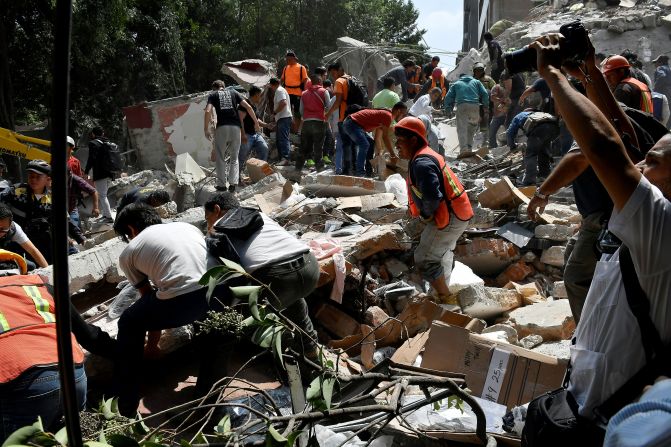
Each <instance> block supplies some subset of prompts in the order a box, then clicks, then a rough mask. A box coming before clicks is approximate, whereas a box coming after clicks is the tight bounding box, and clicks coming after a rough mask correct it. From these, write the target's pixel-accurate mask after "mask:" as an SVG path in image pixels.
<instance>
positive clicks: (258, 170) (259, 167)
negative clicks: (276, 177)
mask: <svg viewBox="0 0 671 447" xmlns="http://www.w3.org/2000/svg"><path fill="white" fill-rule="evenodd" d="M245 166H246V167H247V174H249V178H250V179H251V181H252V182H254V183H256V182H258V181H259V180H261V179H263V178H265V177H268V176H269V175H272V174H274V173H275V171H273V168H272V167H271V166H270V165H269V164H268V162H267V161H263V160H259V159H258V158H250V159H249V160H247V163H246V164H245Z"/></svg>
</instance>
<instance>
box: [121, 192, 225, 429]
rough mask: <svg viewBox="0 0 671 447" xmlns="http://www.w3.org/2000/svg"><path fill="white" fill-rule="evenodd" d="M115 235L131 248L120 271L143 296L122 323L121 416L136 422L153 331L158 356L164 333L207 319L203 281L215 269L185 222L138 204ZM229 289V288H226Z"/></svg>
mask: <svg viewBox="0 0 671 447" xmlns="http://www.w3.org/2000/svg"><path fill="white" fill-rule="evenodd" d="M114 231H115V232H116V233H117V234H118V235H119V236H121V237H122V238H123V239H124V240H125V241H127V242H128V246H127V247H126V248H124V250H123V252H122V253H121V255H120V256H119V267H120V268H121V270H122V271H123V272H124V274H125V275H126V277H127V278H128V281H130V282H131V283H132V284H133V285H134V286H135V287H136V288H137V289H138V290H139V291H140V293H141V295H142V296H141V298H140V299H139V300H138V301H136V302H135V303H134V304H133V305H131V306H130V307H129V308H128V309H126V310H125V311H124V313H123V314H122V315H121V317H120V318H119V334H118V336H117V344H118V350H119V355H118V361H117V365H116V370H117V380H118V383H119V410H120V411H121V413H122V414H123V415H124V416H130V417H133V416H134V415H135V412H136V409H137V406H138V403H139V398H140V395H139V384H138V377H141V376H142V372H141V367H140V365H141V364H142V355H143V346H144V341H145V335H146V334H147V331H154V332H150V336H149V341H148V342H147V346H146V348H145V349H146V350H147V351H148V353H151V352H152V351H154V352H155V351H157V350H158V340H159V338H160V334H161V333H160V331H161V330H162V329H170V328H176V327H180V326H184V325H185V324H190V323H193V322H194V321H196V320H199V319H203V318H204V317H205V315H206V313H207V311H208V310H210V306H209V304H208V300H207V297H206V293H207V287H204V286H202V285H200V283H199V281H200V279H201V278H202V276H203V275H204V274H205V272H206V271H207V269H208V267H212V266H213V265H214V262H209V261H213V258H211V257H209V256H208V252H207V248H206V246H205V239H204V238H203V233H201V231H200V230H199V229H198V228H196V227H195V226H193V225H191V224H188V223H184V222H171V223H165V224H164V223H162V222H161V218H160V217H159V215H158V213H157V211H156V210H155V209H154V208H152V207H151V206H149V205H147V204H144V203H132V204H130V205H128V206H126V207H124V209H123V210H121V212H120V213H119V214H118V215H117V217H116V221H115V222H114ZM222 289H223V287H222Z"/></svg>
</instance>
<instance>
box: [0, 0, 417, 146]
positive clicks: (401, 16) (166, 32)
mask: <svg viewBox="0 0 671 447" xmlns="http://www.w3.org/2000/svg"><path fill="white" fill-rule="evenodd" d="M54 8H55V2H54V1H50V0H22V1H15V0H0V9H1V10H2V11H3V15H2V17H1V18H0V127H8V128H14V126H15V125H18V124H31V123H34V122H40V121H42V120H45V119H47V118H48V111H49V104H50V100H51V99H50V91H51V69H52V63H53V60H52V47H53V31H54V20H55V18H54ZM418 15H419V13H418V11H417V10H416V9H415V7H414V5H413V4H412V1H411V0H272V1H271V0H77V1H74V2H73V27H72V60H71V64H72V65H71V96H70V105H71V124H70V129H71V133H72V134H75V135H79V134H81V133H83V132H86V131H88V129H90V127H91V126H92V125H93V123H96V122H98V123H101V124H102V125H103V126H104V127H105V128H106V129H107V130H108V134H112V135H115V134H116V135H119V134H120V131H121V107H124V106H127V105H130V104H133V103H137V102H141V101H152V100H157V99H161V98H166V97H171V96H177V95H180V94H184V93H193V92H199V91H204V90H207V89H208V88H209V86H210V84H211V82H212V81H213V80H214V79H216V78H217V77H220V76H221V74H220V73H221V72H220V68H221V66H222V64H223V63H224V62H225V61H235V60H240V59H243V58H261V59H268V60H273V61H276V62H278V63H279V66H282V64H283V56H284V53H285V51H286V49H288V48H291V49H293V50H295V51H296V52H297V54H298V55H299V57H300V61H301V62H302V63H307V64H308V65H309V66H316V65H317V64H319V63H320V60H321V57H322V56H323V55H325V54H327V53H329V52H331V51H333V50H335V43H336V39H337V38H338V37H341V36H345V35H349V36H351V37H354V38H356V39H360V40H363V41H366V42H368V43H371V44H385V45H395V46H397V45H413V46H416V45H420V43H421V38H422V35H423V34H424V31H423V30H420V29H418V28H417V23H416V22H417V17H418ZM56 62H57V63H58V64H64V63H65V61H56Z"/></svg>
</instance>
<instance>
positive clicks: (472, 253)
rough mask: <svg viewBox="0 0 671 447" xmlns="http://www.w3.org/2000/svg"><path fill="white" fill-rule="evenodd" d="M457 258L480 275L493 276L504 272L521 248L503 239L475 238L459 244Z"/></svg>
mask: <svg viewBox="0 0 671 447" xmlns="http://www.w3.org/2000/svg"><path fill="white" fill-rule="evenodd" d="M454 254H455V258H456V259H457V260H458V261H459V262H462V263H464V264H466V265H467V266H469V267H470V268H471V269H472V270H473V272H474V273H475V274H477V275H480V276H493V275H497V274H498V273H500V272H502V271H503V270H504V269H505V268H506V267H508V266H509V265H510V264H511V263H512V262H513V261H514V260H515V259H516V258H517V257H519V250H518V249H517V247H515V245H513V244H512V243H511V242H508V241H506V240H503V239H498V238H497V239H486V238H474V239H473V240H472V241H471V243H469V244H460V245H457V247H456V249H455V251H454Z"/></svg>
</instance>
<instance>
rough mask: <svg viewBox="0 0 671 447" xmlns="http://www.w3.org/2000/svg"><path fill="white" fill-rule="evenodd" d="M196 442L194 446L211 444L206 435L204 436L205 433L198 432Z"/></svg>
mask: <svg viewBox="0 0 671 447" xmlns="http://www.w3.org/2000/svg"><path fill="white" fill-rule="evenodd" d="M194 441H195V442H194V444H209V442H207V439H206V438H205V435H203V432H198V434H197V435H196V438H195V439H194Z"/></svg>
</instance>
